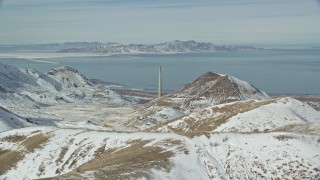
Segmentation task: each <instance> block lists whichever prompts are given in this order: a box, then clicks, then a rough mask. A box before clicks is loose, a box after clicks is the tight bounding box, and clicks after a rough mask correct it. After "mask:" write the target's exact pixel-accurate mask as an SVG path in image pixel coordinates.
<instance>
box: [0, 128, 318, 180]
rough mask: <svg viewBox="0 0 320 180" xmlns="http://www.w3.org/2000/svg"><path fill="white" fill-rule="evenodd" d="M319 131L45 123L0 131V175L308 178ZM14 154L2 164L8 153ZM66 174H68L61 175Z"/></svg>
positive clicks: (314, 163) (313, 166) (314, 167)
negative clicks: (130, 129) (192, 133)
mask: <svg viewBox="0 0 320 180" xmlns="http://www.w3.org/2000/svg"><path fill="white" fill-rule="evenodd" d="M319 140H320V138H319V136H316V135H301V134H294V133H281V132H275V133H261V134H237V133H214V134H211V135H210V136H204V135H202V136H196V137H193V138H191V137H186V136H181V135H177V134H168V133H143V132H136V133H115V132H113V133H112V132H98V131H85V130H71V129H55V128H45V127H33V128H24V129H21V130H12V131H8V132H5V133H1V134H0V141H1V143H0V151H1V152H2V153H1V154H0V159H1V160H3V161H2V162H7V163H6V164H5V166H3V165H2V166H0V177H1V178H9V179H36V178H45V177H54V176H58V177H60V178H66V179H75V178H77V179H91V178H96V179H121V178H122V179H128V178H133V179H137V178H146V179H190V180H193V179H276V178H279V179H283V178H288V179H292V178H297V179H311V178H312V177H315V176H316V175H317V174H319V168H320V167H319V165H320V154H319V152H320V151H319V149H320V146H319ZM12 154H13V155H17V158H16V159H13V160H11V161H10V162H9V161H6V160H7V158H9V156H10V155H12ZM66 173H67V174H66Z"/></svg>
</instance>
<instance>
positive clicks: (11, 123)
mask: <svg viewBox="0 0 320 180" xmlns="http://www.w3.org/2000/svg"><path fill="white" fill-rule="evenodd" d="M32 125H33V124H31V123H28V122H27V120H26V119H23V118H22V117H19V116H17V115H15V114H13V113H12V112H10V111H8V110H6V109H4V108H3V107H1V106H0V133H1V132H4V131H8V130H11V129H16V128H22V127H27V126H32Z"/></svg>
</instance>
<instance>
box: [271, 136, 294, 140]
mask: <svg viewBox="0 0 320 180" xmlns="http://www.w3.org/2000/svg"><path fill="white" fill-rule="evenodd" d="M274 138H276V139H278V140H279V141H288V140H289V139H294V137H293V136H288V135H279V136H274Z"/></svg>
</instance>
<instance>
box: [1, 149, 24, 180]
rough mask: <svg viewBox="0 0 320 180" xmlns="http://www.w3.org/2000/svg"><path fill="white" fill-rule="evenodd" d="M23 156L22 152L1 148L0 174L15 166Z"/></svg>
mask: <svg viewBox="0 0 320 180" xmlns="http://www.w3.org/2000/svg"><path fill="white" fill-rule="evenodd" d="M21 158H22V155H21V152H18V151H10V150H1V149H0V175H3V174H4V173H5V172H7V171H8V170H9V169H11V168H13V167H14V166H15V165H16V164H17V163H18V162H19V160H20V159H21Z"/></svg>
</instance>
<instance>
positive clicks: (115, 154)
mask: <svg viewBox="0 0 320 180" xmlns="http://www.w3.org/2000/svg"><path fill="white" fill-rule="evenodd" d="M149 142H150V141H142V140H136V141H131V142H129V144H130V146H129V147H126V148H123V149H108V148H106V147H105V145H103V146H101V147H100V148H98V149H97V150H96V151H95V158H94V159H92V160H91V161H89V162H87V163H85V164H83V165H82V166H80V167H79V168H77V169H76V170H75V171H73V172H71V173H68V174H65V175H63V176H62V178H69V177H72V176H74V175H81V174H83V173H86V172H90V171H94V176H95V178H97V179H138V178H143V177H144V178H147V179H151V175H150V172H149V170H150V169H152V168H154V169H158V170H162V171H166V172H169V171H170V169H171V163H170V157H172V156H173V152H170V151H165V150H164V149H162V148H160V147H157V146H145V145H146V144H147V143H149ZM176 143H178V142H176Z"/></svg>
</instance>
